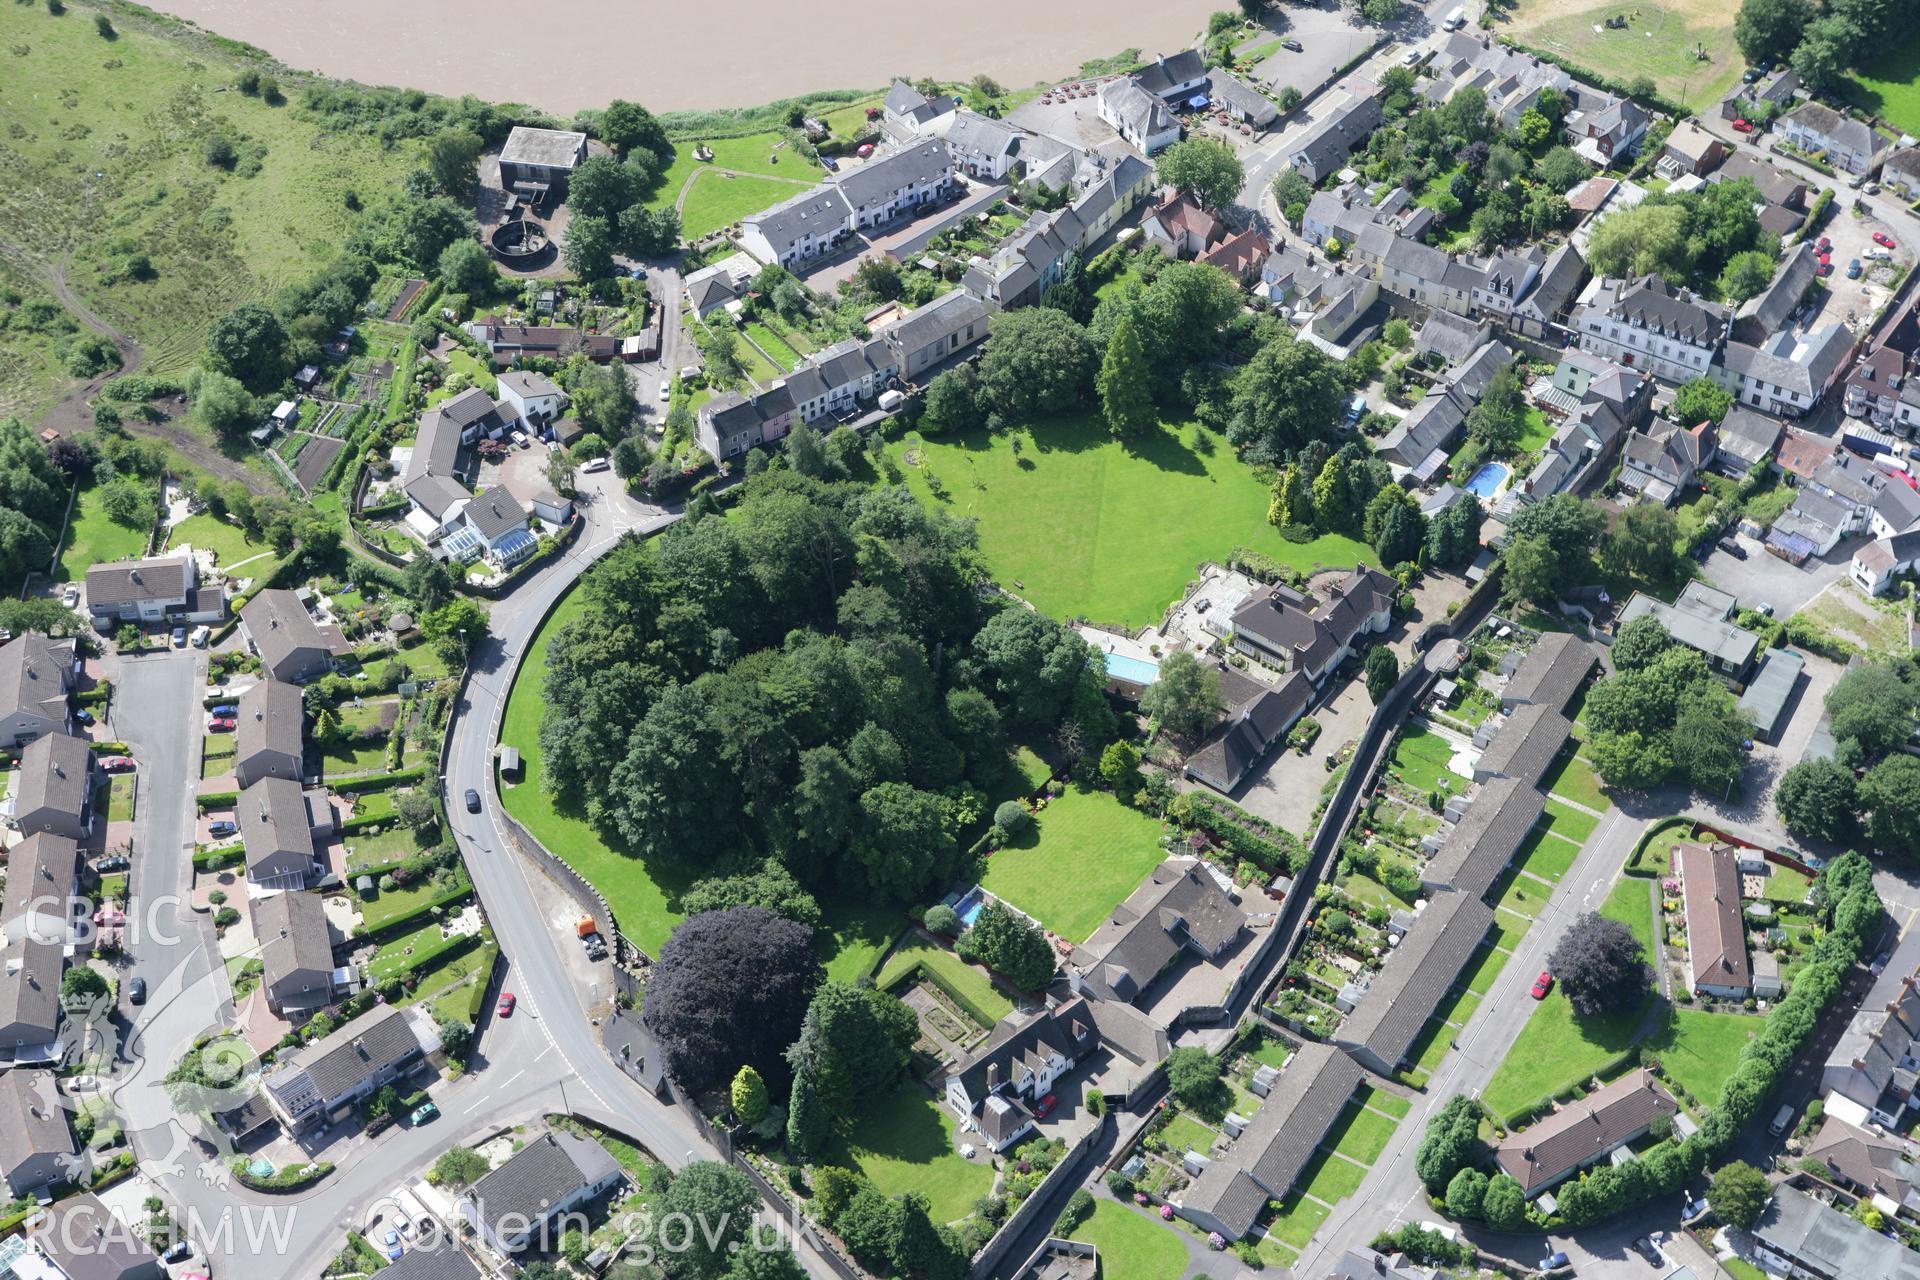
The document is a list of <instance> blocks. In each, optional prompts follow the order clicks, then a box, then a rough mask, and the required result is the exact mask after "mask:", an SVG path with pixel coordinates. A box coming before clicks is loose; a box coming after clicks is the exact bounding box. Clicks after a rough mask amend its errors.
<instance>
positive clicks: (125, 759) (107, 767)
mask: <svg viewBox="0 0 1920 1280" xmlns="http://www.w3.org/2000/svg"><path fill="white" fill-rule="evenodd" d="M97 763H98V764H99V765H100V772H102V773H126V772H127V771H128V770H130V769H132V768H133V757H132V756H101V757H100V759H99V761H98V762H97Z"/></svg>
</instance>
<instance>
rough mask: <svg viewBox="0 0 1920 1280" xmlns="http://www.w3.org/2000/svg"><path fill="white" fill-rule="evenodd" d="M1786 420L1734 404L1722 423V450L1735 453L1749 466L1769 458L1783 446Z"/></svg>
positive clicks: (1735, 455) (1734, 454)
mask: <svg viewBox="0 0 1920 1280" xmlns="http://www.w3.org/2000/svg"><path fill="white" fill-rule="evenodd" d="M1785 430H1786V423H1784V422H1782V421H1780V419H1778V418H1770V417H1768V416H1767V415H1766V414H1764V413H1760V412H1757V411H1756V410H1753V409H1749V408H1747V407H1746V406H1745V405H1735V406H1734V407H1733V408H1732V410H1730V411H1729V412H1728V414H1727V416H1726V418H1725V420H1724V421H1722V422H1721V423H1720V452H1722V453H1726V454H1732V455H1733V456H1734V457H1736V458H1738V459H1739V460H1740V461H1741V462H1743V463H1745V464H1746V465H1747V466H1749V467H1750V466H1752V465H1753V464H1754V463H1756V462H1758V461H1760V460H1761V459H1762V458H1765V457H1767V456H1768V455H1769V454H1771V453H1772V452H1773V451H1774V450H1775V449H1776V448H1778V447H1779V445H1780V434H1781V432H1783V431H1785Z"/></svg>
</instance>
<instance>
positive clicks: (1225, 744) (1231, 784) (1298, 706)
mask: <svg viewBox="0 0 1920 1280" xmlns="http://www.w3.org/2000/svg"><path fill="white" fill-rule="evenodd" d="M1223 683H1224V681H1223ZM1248 683H1250V684H1255V685H1257V690H1256V691H1255V692H1253V693H1251V694H1250V695H1249V696H1248V697H1247V698H1246V699H1244V700H1243V701H1241V702H1240V703H1239V704H1238V705H1236V706H1234V707H1232V708H1230V709H1229V711H1228V713H1227V723H1226V725H1225V726H1224V728H1223V729H1222V731H1221V732H1220V733H1219V734H1218V735H1217V736H1216V737H1214V738H1213V739H1212V740H1211V741H1210V742H1208V743H1207V744H1206V745H1205V746H1203V747H1201V748H1200V749H1199V750H1198V751H1196V752H1194V753H1193V755H1192V756H1191V757H1190V758H1189V759H1188V760H1187V763H1186V772H1187V774H1188V776H1190V777H1193V778H1197V779H1199V780H1200V781H1201V782H1204V783H1206V784H1207V785H1208V786H1210V787H1212V788H1213V789H1214V790H1216V791H1221V792H1230V791H1232V790H1233V789H1234V788H1235V787H1237V786H1239V785H1240V780H1241V779H1242V778H1244V777H1246V776H1247V773H1248V771H1249V770H1251V769H1252V768H1253V766H1254V765H1255V764H1257V763H1258V762H1259V760H1260V757H1261V756H1262V755H1264V754H1265V753H1266V752H1267V750H1268V749H1269V748H1271V747H1272V746H1273V743H1274V741H1275V740H1276V739H1277V738H1279V737H1280V736H1281V735H1283V734H1285V733H1286V731H1287V730H1288V729H1290V728H1292V727H1293V723H1294V721H1296V720H1298V719H1299V718H1300V714H1301V713H1302V712H1303V711H1305V710H1306V709H1307V706H1308V704H1309V703H1311V702H1312V701H1313V683H1312V681H1310V680H1308V679H1307V677H1306V675H1305V674H1303V673H1302V672H1298V671H1295V672H1292V673H1291V674H1289V675H1288V676H1287V678H1286V679H1284V680H1282V681H1281V682H1280V683H1279V685H1278V686H1268V685H1265V684H1261V683H1259V682H1257V681H1248Z"/></svg>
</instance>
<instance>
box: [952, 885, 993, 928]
mask: <svg viewBox="0 0 1920 1280" xmlns="http://www.w3.org/2000/svg"><path fill="white" fill-rule="evenodd" d="M986 898H987V895H986V894H984V893H982V892H981V890H980V886H979V885H975V886H973V888H971V889H969V890H967V891H966V892H965V893H963V894H961V895H960V901H958V902H956V903H954V904H953V914H955V915H957V916H959V917H960V923H961V924H962V925H964V926H965V927H967V928H969V929H971V928H973V922H974V920H975V919H976V918H977V917H978V916H979V914H980V908H981V907H982V906H984V905H986Z"/></svg>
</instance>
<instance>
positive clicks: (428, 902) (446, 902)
mask: <svg viewBox="0 0 1920 1280" xmlns="http://www.w3.org/2000/svg"><path fill="white" fill-rule="evenodd" d="M366 874H368V873H367V872H364V871H360V872H355V873H354V878H355V879H358V878H359V877H360V876H363V875H366ZM472 895H473V885H472V883H471V882H470V881H468V880H467V879H466V877H464V876H462V877H461V881H460V883H459V884H458V885H456V886H455V887H454V888H451V889H442V890H441V891H440V892H439V893H436V894H435V895H433V897H431V898H425V899H422V900H421V901H420V903H419V904H418V905H416V906H413V907H411V908H409V909H408V910H407V911H406V913H405V914H403V915H397V916H395V917H393V918H392V919H391V920H382V921H381V922H380V927H379V928H378V929H369V930H368V931H367V932H366V933H364V934H361V935H360V939H361V940H366V939H371V940H372V941H374V942H378V941H380V940H381V939H383V938H397V937H399V936H400V935H401V934H403V933H407V932H410V931H411V930H413V929H417V928H419V927H420V919H421V917H422V916H425V915H428V914H430V913H431V912H432V911H433V909H434V908H435V907H448V906H452V905H453V904H454V903H456V902H458V901H460V900H461V899H462V898H468V897H471V896H472Z"/></svg>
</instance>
